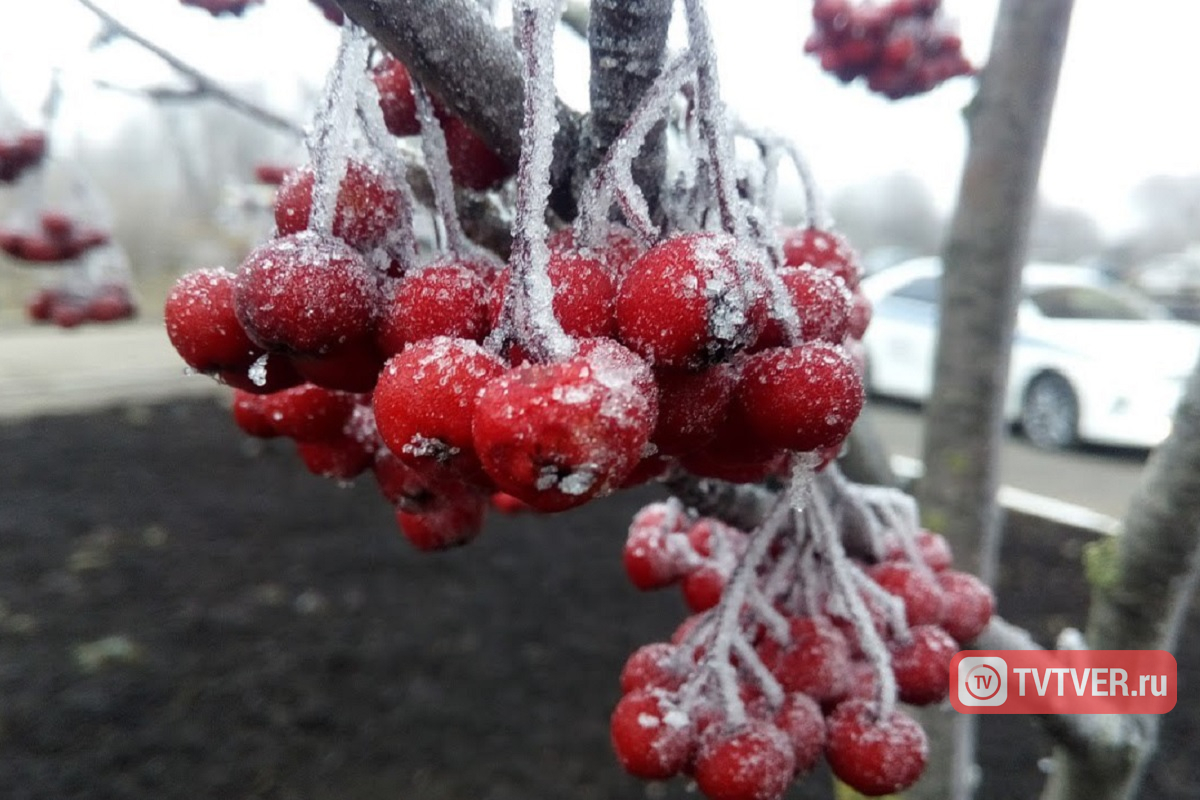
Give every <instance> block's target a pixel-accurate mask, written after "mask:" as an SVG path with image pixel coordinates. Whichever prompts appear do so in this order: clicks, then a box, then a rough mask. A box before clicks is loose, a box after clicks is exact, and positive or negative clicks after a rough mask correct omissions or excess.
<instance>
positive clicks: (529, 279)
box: [489, 0, 575, 363]
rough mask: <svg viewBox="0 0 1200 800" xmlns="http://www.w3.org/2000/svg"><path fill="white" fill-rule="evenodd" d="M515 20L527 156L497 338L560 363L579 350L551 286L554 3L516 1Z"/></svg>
mask: <svg viewBox="0 0 1200 800" xmlns="http://www.w3.org/2000/svg"><path fill="white" fill-rule="evenodd" d="M513 11H514V14H515V17H516V25H517V30H518V33H519V41H520V46H521V53H522V56H523V58H522V78H523V81H524V86H525V96H524V102H523V105H524V122H523V124H522V126H521V158H520V161H519V163H518V165H517V199H516V219H515V220H514V223H513V248H512V256H511V258H510V260H509V263H510V265H511V268H512V277H511V279H510V280H509V282H508V291H507V292H506V293H505V296H504V305H503V306H502V309H501V317H500V324H499V325H498V326H497V328H496V331H495V332H494V333H493V337H491V338H489V345H491V346H493V347H495V348H496V349H500V348H501V347H502V345H503V342H502V341H498V340H497V338H495V337H497V336H498V337H504V338H507V339H509V340H512V339H515V340H516V341H517V342H519V343H520V344H522V345H524V346H525V347H526V348H527V349H528V350H529V353H530V355H531V356H532V357H533V358H534V360H536V361H539V362H543V363H544V362H548V361H557V360H561V359H564V358H567V357H569V356H570V355H571V354H573V353H574V352H575V342H574V341H573V340H572V339H571V338H570V337H569V336H567V335H566V333H564V332H563V329H562V326H561V325H559V323H558V319H557V318H556V317H555V316H554V307H553V300H554V287H553V285H552V284H551V282H550V274H549V264H550V250H549V248H547V247H546V235H547V228H546V216H545V215H546V203H547V200H548V199H549V197H550V165H551V161H552V159H553V157H554V133H555V131H557V130H558V120H557V119H556V117H555V103H554V101H555V95H554V54H553V47H552V42H553V35H554V2H553V0H517V2H516V3H514V9H513Z"/></svg>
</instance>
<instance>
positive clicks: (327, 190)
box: [308, 23, 370, 234]
mask: <svg viewBox="0 0 1200 800" xmlns="http://www.w3.org/2000/svg"><path fill="white" fill-rule="evenodd" d="M369 49H370V39H369V37H368V36H367V34H366V32H365V31H364V30H363V29H362V28H360V27H358V26H357V25H354V24H353V23H351V24H347V25H344V26H343V27H342V41H341V44H340V45H339V47H338V53H337V61H336V62H335V63H334V66H333V69H332V70H331V71H330V73H329V79H328V81H327V82H326V84H325V98H324V103H323V105H322V108H321V110H320V112H318V114H317V118H316V119H315V120H314V121H313V130H312V135H311V136H310V137H309V140H308V150H309V161H310V162H311V163H312V165H313V171H314V173H315V175H316V181H315V183H314V185H313V197H312V214H311V216H310V217H309V226H310V228H311V229H312V230H315V231H318V232H320V233H325V234H328V233H331V232H332V231H333V214H334V209H335V208H336V206H337V195H338V187H340V186H341V183H342V176H343V175H345V174H346V161H347V159H348V158H349V156H350V150H351V146H350V130H351V126H350V121H351V120H352V119H353V118H354V109H355V100H356V97H357V95H358V90H357V86H358V83H359V82H360V81H365V82H368V83H369V82H370V81H369V80H368V79H367V77H366V72H365V69H366V64H367V53H368V51H369Z"/></svg>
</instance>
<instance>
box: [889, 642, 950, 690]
mask: <svg viewBox="0 0 1200 800" xmlns="http://www.w3.org/2000/svg"><path fill="white" fill-rule="evenodd" d="M909 635H910V637H911V638H910V640H909V641H908V642H906V643H903V644H901V643H898V642H897V643H893V644H892V648H891V649H892V671H893V672H895V674H896V688H897V689H898V690H899V692H900V699H901V700H903V701H904V702H906V703H910V704H912V705H915V706H924V705H929V704H930V703H936V702H938V701H939V700H942V699H944V698H945V697H946V693H947V692H948V691H949V689H950V659H952V658H954V654H955V653H957V652H958V643H957V642H955V641H954V639H952V638H950V634H948V633H946V631H944V630H943V629H942V628H940V627H938V626H937V625H914V626H913V627H912V628H910V629H909Z"/></svg>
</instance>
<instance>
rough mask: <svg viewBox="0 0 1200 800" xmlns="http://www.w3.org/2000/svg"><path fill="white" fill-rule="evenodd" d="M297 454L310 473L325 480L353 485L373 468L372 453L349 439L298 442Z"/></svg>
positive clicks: (358, 442) (364, 446)
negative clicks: (356, 479)
mask: <svg viewBox="0 0 1200 800" xmlns="http://www.w3.org/2000/svg"><path fill="white" fill-rule="evenodd" d="M296 452H297V453H299V454H300V459H301V460H302V461H303V462H304V466H306V467H308V471H309V472H311V473H312V474H314V475H319V476H321V477H323V478H332V479H334V480H338V481H349V480H353V479H354V478H356V477H358V476H359V475H360V474H362V473H363V472H364V471H365V470H366V469H368V468H369V467H370V466H371V462H372V461H373V460H374V458H375V454H374V453H373V452H372V450H371V449H370V448H369V447H367V446H366V445H364V444H363V443H362V442H360V441H358V440H357V439H354V438H352V437H349V436H341V437H339V438H337V439H331V440H329V439H327V440H325V441H320V442H297V443H296Z"/></svg>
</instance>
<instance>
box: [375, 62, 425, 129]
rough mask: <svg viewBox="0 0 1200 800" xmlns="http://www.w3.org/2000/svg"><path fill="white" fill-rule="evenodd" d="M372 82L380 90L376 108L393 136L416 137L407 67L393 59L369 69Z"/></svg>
mask: <svg viewBox="0 0 1200 800" xmlns="http://www.w3.org/2000/svg"><path fill="white" fill-rule="evenodd" d="M371 80H373V81H374V82H375V88H377V89H378V90H379V108H380V110H382V111H383V122H384V124H385V125H387V129H388V131H389V132H391V133H392V135H393V136H415V135H417V134H418V133H420V132H421V121H420V120H419V119H418V118H417V101H416V100H414V99H413V94H412V76H410V75H409V74H408V68H407V67H405V66H404V64H402V63H401V62H400V61H398V60H396V59H395V58H393V57H392V56H390V55H389V56H384V58H383V60H382V61H380V62H379V64H378V65H377V66H376V67H375V68H374V69H373V70H371Z"/></svg>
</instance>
